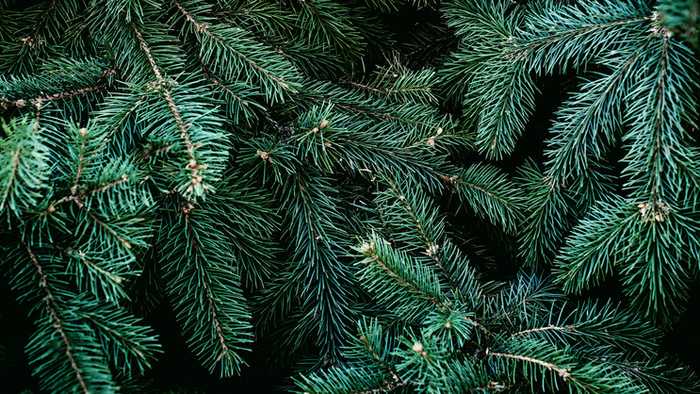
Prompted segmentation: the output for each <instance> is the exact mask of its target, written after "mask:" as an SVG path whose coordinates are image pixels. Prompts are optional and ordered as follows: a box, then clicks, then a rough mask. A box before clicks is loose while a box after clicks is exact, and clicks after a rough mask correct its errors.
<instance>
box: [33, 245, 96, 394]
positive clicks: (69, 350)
mask: <svg viewBox="0 0 700 394" xmlns="http://www.w3.org/2000/svg"><path fill="white" fill-rule="evenodd" d="M22 244H23V246H24V248H25V250H26V252H27V255H28V256H29V260H30V261H31V263H32V266H34V269H35V271H36V275H37V276H38V277H39V287H40V288H41V291H42V292H43V293H44V297H43V300H44V303H45V307H46V311H47V312H48V313H49V317H50V318H51V322H52V327H53V328H54V329H55V330H56V332H57V333H58V335H59V336H60V337H61V342H62V343H63V346H64V348H65V349H64V353H65V355H66V358H68V362H69V363H70V366H71V369H72V370H73V373H74V375H75V379H76V380H77V381H78V384H79V386H80V389H81V391H82V392H83V393H84V394H88V393H90V390H88V387H87V384H86V383H85V379H84V378H83V372H82V371H81V369H80V367H79V366H78V363H77V362H76V359H75V357H74V355H73V347H72V345H71V341H70V340H69V339H68V336H67V335H66V332H65V331H64V328H63V321H62V320H61V317H60V315H59V313H58V310H57V308H56V301H55V299H54V296H53V293H52V292H51V288H50V287H49V283H48V278H47V277H46V274H44V271H43V268H42V266H41V263H39V259H37V257H36V255H35V254H34V252H32V250H31V248H30V247H29V245H27V244H25V243H24V242H22Z"/></svg>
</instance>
